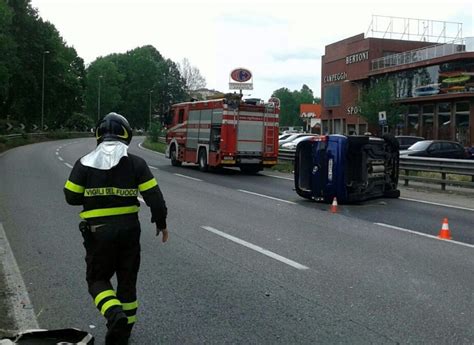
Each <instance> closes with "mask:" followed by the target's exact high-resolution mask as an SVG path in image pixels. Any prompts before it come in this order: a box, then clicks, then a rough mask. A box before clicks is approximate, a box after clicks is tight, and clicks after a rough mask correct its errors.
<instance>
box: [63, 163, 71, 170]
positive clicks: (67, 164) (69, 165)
mask: <svg viewBox="0 0 474 345" xmlns="http://www.w3.org/2000/svg"><path fill="white" fill-rule="evenodd" d="M64 165H65V166H67V167H68V168H70V169H72V165H71V164H69V163H64Z"/></svg>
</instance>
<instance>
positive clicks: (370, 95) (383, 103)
mask: <svg viewBox="0 0 474 345" xmlns="http://www.w3.org/2000/svg"><path fill="white" fill-rule="evenodd" d="M394 91H395V89H394V85H393V82H392V81H391V80H390V79H388V78H382V79H378V80H373V81H372V84H371V86H369V87H368V88H367V89H364V90H363V91H362V92H361V95H360V100H359V102H358V104H357V105H358V107H359V108H360V109H361V115H362V116H363V117H364V118H365V119H366V120H367V122H368V123H369V125H372V126H378V125H379V112H380V111H385V112H386V114H387V124H388V125H389V126H390V127H393V126H396V125H397V124H398V123H399V122H400V116H399V115H400V114H403V113H404V112H405V107H404V106H402V105H399V104H398V103H397V102H396V99H395V92H394Z"/></svg>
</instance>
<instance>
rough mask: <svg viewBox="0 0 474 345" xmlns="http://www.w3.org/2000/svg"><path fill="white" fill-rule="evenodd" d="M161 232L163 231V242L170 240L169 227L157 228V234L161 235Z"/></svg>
mask: <svg viewBox="0 0 474 345" xmlns="http://www.w3.org/2000/svg"><path fill="white" fill-rule="evenodd" d="M160 232H162V233H163V237H162V238H161V242H163V243H165V242H166V241H168V229H158V228H156V236H159V235H160Z"/></svg>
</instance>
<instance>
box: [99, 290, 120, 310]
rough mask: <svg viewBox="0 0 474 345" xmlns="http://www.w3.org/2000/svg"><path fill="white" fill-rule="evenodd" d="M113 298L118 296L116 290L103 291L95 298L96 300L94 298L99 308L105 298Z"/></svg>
mask: <svg viewBox="0 0 474 345" xmlns="http://www.w3.org/2000/svg"><path fill="white" fill-rule="evenodd" d="M111 296H114V297H115V296H117V295H116V293H115V291H114V290H105V291H102V292H101V293H100V294H98V295H97V296H95V298H94V303H95V306H96V307H98V306H99V303H100V302H102V300H103V299H104V298H107V297H111Z"/></svg>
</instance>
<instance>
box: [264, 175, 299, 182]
mask: <svg viewBox="0 0 474 345" xmlns="http://www.w3.org/2000/svg"><path fill="white" fill-rule="evenodd" d="M262 175H263V176H268V177H274V178H279V179H282V180H288V181H294V179H292V178H289V177H283V176H277V175H268V174H262Z"/></svg>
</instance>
